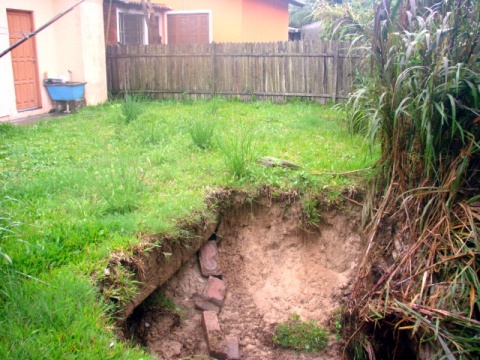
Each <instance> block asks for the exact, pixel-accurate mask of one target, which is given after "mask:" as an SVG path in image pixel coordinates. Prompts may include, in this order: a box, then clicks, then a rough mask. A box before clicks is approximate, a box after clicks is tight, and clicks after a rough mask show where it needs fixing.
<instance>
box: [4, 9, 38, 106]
mask: <svg viewBox="0 0 480 360" xmlns="http://www.w3.org/2000/svg"><path fill="white" fill-rule="evenodd" d="M7 19H8V33H9V40H10V45H13V44H14V43H16V42H17V41H18V40H21V39H22V38H24V37H25V36H26V35H28V34H29V33H30V32H32V31H33V30H34V29H33V21H32V13H31V12H27V11H16V10H7ZM10 54H11V56H12V67H13V78H14V86H15V96H16V102H17V110H28V109H34V108H39V107H40V105H41V102H40V91H39V87H38V86H39V81H38V71H37V54H36V49H35V38H30V39H28V40H27V41H25V42H24V43H23V44H22V45H20V46H18V47H16V48H15V49H13V50H12V51H11V53H10Z"/></svg>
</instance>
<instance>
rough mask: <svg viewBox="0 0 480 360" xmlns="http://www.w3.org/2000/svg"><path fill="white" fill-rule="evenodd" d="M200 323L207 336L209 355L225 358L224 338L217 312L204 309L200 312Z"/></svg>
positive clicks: (223, 359)
mask: <svg viewBox="0 0 480 360" xmlns="http://www.w3.org/2000/svg"><path fill="white" fill-rule="evenodd" d="M202 325H203V329H204V330H205V335H206V338H207V346H208V352H209V354H210V356H212V357H214V358H216V359H220V360H226V359H227V352H226V346H225V339H224V337H223V333H222V331H221V330H220V324H219V323H218V317H217V314H216V313H215V312H213V311H204V312H203V313H202Z"/></svg>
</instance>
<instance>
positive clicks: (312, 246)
mask: <svg viewBox="0 0 480 360" xmlns="http://www.w3.org/2000/svg"><path fill="white" fill-rule="evenodd" d="M318 211H319V214H320V216H319V219H318V221H317V222H316V223H315V224H308V223H305V221H304V220H305V218H306V216H305V213H304V211H303V210H302V206H301V204H300V203H299V202H297V201H294V200H292V199H287V200H285V199H284V200H283V201H272V200H271V199H269V198H267V197H266V198H262V199H260V200H256V201H253V202H249V203H242V204H241V205H230V206H228V207H225V208H224V209H223V210H222V211H221V214H220V217H219V225H218V227H217V229H216V231H214V232H213V233H212V235H211V236H210V239H209V243H210V244H213V245H215V246H216V248H217V255H216V256H217V257H216V261H217V265H218V270H220V272H219V273H218V274H216V275H217V276H216V277H217V278H220V279H221V282H222V284H223V286H225V291H224V294H223V295H222V296H224V298H222V299H221V301H220V303H218V302H215V301H213V305H214V306H213V307H211V309H210V308H209V309H208V310H213V311H214V312H216V313H218V324H219V326H220V328H221V336H223V338H224V339H227V340H229V341H232V339H233V342H234V343H235V341H238V349H237V350H238V351H237V350H235V349H233V350H232V349H230V350H229V351H230V354H229V358H231V359H234V358H240V357H241V358H242V359H280V360H281V359H285V360H286V359H340V358H342V345H343V343H342V340H341V339H339V336H338V335H337V336H335V331H336V329H335V324H334V322H335V315H336V314H338V313H339V311H340V309H341V306H342V304H343V303H344V302H345V301H346V300H347V297H348V295H349V293H350V287H351V282H352V280H353V278H354V276H355V271H356V267H357V264H358V262H359V259H360V258H361V256H362V254H363V253H364V250H365V241H364V239H363V238H362V236H361V234H360V221H359V218H360V215H359V214H360V209H359V208H358V207H353V206H350V205H348V206H342V207H341V209H339V207H335V209H328V207H327V206H325V207H324V208H323V209H319V210H318ZM172 256H175V254H173V255H172ZM147 271H148V269H147ZM157 271H160V272H161V271H162V270H161V269H157ZM207 281H208V278H207V277H206V276H203V275H202V273H201V270H200V265H199V255H198V253H195V254H194V255H193V256H191V257H190V258H189V259H187V260H186V261H185V262H184V263H183V265H181V266H180V268H179V270H178V271H176V272H175V274H174V275H173V276H172V277H171V278H170V279H169V280H168V281H167V282H165V283H164V284H163V285H161V286H159V287H158V288H157V289H156V290H155V291H154V292H153V293H151V295H150V296H148V297H147V298H146V299H145V300H144V301H143V302H142V303H141V304H140V305H138V306H137V307H136V308H135V310H134V311H133V312H132V314H131V315H130V316H129V317H128V319H127V321H126V322H125V324H124V326H123V328H124V336H125V338H127V339H132V340H133V341H135V342H137V343H139V344H141V345H143V346H145V347H147V348H148V349H149V351H150V352H152V353H153V354H156V355H157V356H158V358H160V359H182V358H187V359H207V358H208V355H209V347H208V345H207V339H206V333H205V328H204V326H202V311H201V310H199V308H202V306H205V291H206V290H205V287H206V284H207ZM207 300H208V299H207ZM202 301H203V305H201V304H200V307H199V303H202ZM219 305H221V306H219ZM292 314H298V315H300V317H301V318H302V319H303V320H315V321H317V322H318V324H320V325H322V326H324V327H325V328H326V329H327V330H328V331H330V332H331V333H332V336H330V338H329V341H328V345H327V347H326V348H325V350H323V351H321V352H317V353H306V352H296V351H292V350H283V349H279V348H277V347H275V346H274V344H273V342H272V336H273V335H274V332H275V329H276V326H277V324H278V323H280V322H283V321H286V320H287V319H288V318H289V317H290V316H291V315H292ZM233 347H235V344H234V345H233ZM232 351H233V353H235V352H236V355H235V354H234V355H232ZM210 354H211V349H210ZM220 357H221V356H220Z"/></svg>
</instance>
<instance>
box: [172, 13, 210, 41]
mask: <svg viewBox="0 0 480 360" xmlns="http://www.w3.org/2000/svg"><path fill="white" fill-rule="evenodd" d="M167 31H168V43H169V44H195V43H209V42H210V14H209V13H179V14H170V13H169V14H168V16H167Z"/></svg>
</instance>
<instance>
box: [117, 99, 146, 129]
mask: <svg viewBox="0 0 480 360" xmlns="http://www.w3.org/2000/svg"><path fill="white" fill-rule="evenodd" d="M144 111H145V100H144V98H143V97H142V96H139V95H135V94H134V95H130V94H126V95H125V100H124V101H123V103H122V115H123V118H124V120H125V123H126V124H130V123H131V122H132V121H135V120H137V119H138V117H139V116H140V115H142V114H143V112H144Z"/></svg>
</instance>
